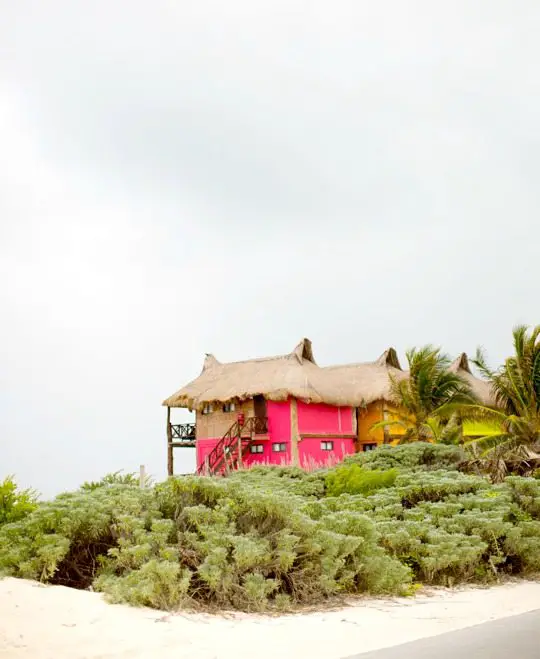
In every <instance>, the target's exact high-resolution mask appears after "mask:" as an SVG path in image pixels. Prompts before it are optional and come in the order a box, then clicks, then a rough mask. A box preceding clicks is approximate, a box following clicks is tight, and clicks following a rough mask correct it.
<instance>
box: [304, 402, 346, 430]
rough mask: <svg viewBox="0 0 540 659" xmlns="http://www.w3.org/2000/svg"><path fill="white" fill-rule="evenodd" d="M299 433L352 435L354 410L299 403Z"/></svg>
mask: <svg viewBox="0 0 540 659" xmlns="http://www.w3.org/2000/svg"><path fill="white" fill-rule="evenodd" d="M298 431H299V433H300V434H302V433H304V432H309V433H314V432H323V433H331V432H335V433H352V431H353V430H352V408H350V407H332V406H331V405H325V404H324V403H302V402H301V401H298Z"/></svg>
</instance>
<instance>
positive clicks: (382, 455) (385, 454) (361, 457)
mask: <svg viewBox="0 0 540 659" xmlns="http://www.w3.org/2000/svg"><path fill="white" fill-rule="evenodd" d="M465 460H466V456H465V454H464V452H463V450H462V449H461V448H460V447H459V446H453V445H446V444H429V443H427V442H415V443H413V444H402V445H398V446H390V445H382V446H380V447H379V448H377V449H376V450H375V451H367V452H365V453H355V454H354V455H350V456H348V457H347V458H346V459H345V462H346V463H349V464H351V463H353V464H359V465H361V466H364V467H366V468H367V469H382V470H388V469H398V470H399V471H403V470H406V469H407V470H422V471H429V470H432V469H435V470H437V469H458V468H459V467H460V466H461V465H462V464H463V463H464V462H465Z"/></svg>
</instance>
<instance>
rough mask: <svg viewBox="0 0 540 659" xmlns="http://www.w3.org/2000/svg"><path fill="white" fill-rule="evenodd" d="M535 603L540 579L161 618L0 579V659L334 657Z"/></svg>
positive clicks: (539, 602) (84, 595)
mask: <svg viewBox="0 0 540 659" xmlns="http://www.w3.org/2000/svg"><path fill="white" fill-rule="evenodd" d="M538 608H540V583H537V582H516V583H511V584H506V585H501V586H496V587H493V588H489V589H477V588H465V589H458V590H434V591H431V592H430V593H427V594H421V595H418V596H416V597H415V598H411V599H392V600H390V599H384V600H381V599H364V600H360V601H356V602H355V603H354V604H352V605H351V606H347V607H346V608H342V609H339V610H335V611H324V612H314V613H304V614H298V615H287V616H280V617H269V616H255V615H246V614H235V615H230V616H227V617H224V616H211V615H203V614H168V613H165V612H163V611H154V610H151V609H136V608H132V607H128V606H120V605H111V604H107V603H106V602H105V601H104V600H103V598H102V597H101V596H100V595H99V594H97V593H90V592H83V591H77V590H72V589H69V588H64V587H62V586H42V585H40V584H37V583H34V582H31V581H23V580H17V579H4V580H2V581H0V657H1V658H2V659H21V658H23V657H24V658H25V659H26V658H28V659H30V658H32V659H83V658H84V659H98V658H99V659H105V658H109V657H125V658H128V657H129V658H130V659H132V658H137V659H140V658H143V657H144V658H145V659H154V658H157V657H159V659H169V658H172V657H174V658H175V659H267V658H270V657H271V658H272V659H288V658H291V659H293V658H294V659H303V658H304V657H306V658H308V657H309V659H338V658H342V657H347V656H349V655H352V654H356V653H359V652H364V651H369V650H374V649H377V648H382V647H388V646H391V645H398V644H400V643H404V642H407V641H412V640H415V639H418V638H424V637H428V636H435V635H437V634H441V633H444V632H447V631H452V630H456V629H461V628H464V627H469V626H471V625H476V624H479V623H483V622H487V621H489V620H496V619H498V618H504V617H507V616H512V615H517V614H520V613H525V612H527V611H532V610H534V609H538Z"/></svg>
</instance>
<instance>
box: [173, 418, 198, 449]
mask: <svg viewBox="0 0 540 659" xmlns="http://www.w3.org/2000/svg"><path fill="white" fill-rule="evenodd" d="M171 440H172V442H173V443H174V444H177V445H180V446H195V424H194V423H177V424H172V423H171Z"/></svg>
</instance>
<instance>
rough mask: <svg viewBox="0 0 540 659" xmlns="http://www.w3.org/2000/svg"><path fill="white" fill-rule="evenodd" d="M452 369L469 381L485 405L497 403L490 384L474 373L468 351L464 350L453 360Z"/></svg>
mask: <svg viewBox="0 0 540 659" xmlns="http://www.w3.org/2000/svg"><path fill="white" fill-rule="evenodd" d="M450 370H451V371H453V372H454V373H458V374H459V375H460V376H461V377H462V378H463V379H464V380H466V381H467V382H468V383H469V386H470V387H471V389H472V391H473V393H474V394H475V395H476V396H477V398H478V400H479V401H480V402H481V403H482V404H483V405H495V396H494V395H493V393H492V391H491V387H490V385H489V384H488V383H487V382H486V381H485V380H481V379H480V378H477V377H475V376H474V375H473V373H472V371H471V366H470V364H469V358H468V357H467V355H466V353H464V352H462V353H461V355H459V357H457V358H456V359H455V360H454V361H453V362H452V364H451V366H450Z"/></svg>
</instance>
